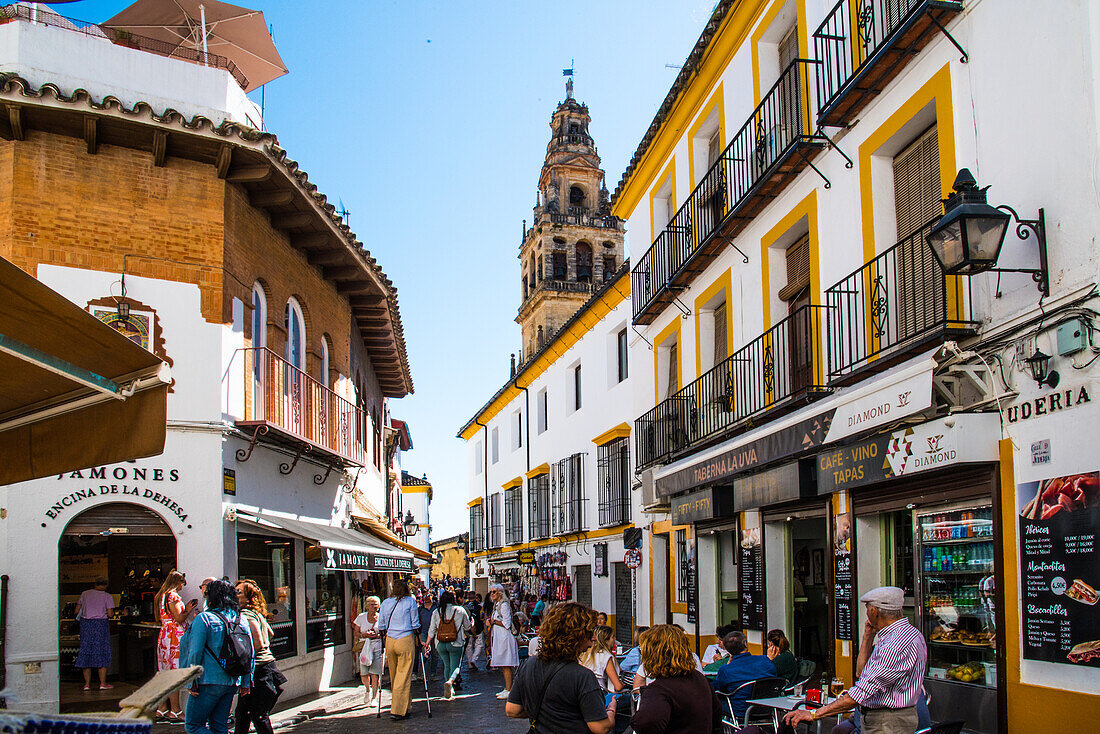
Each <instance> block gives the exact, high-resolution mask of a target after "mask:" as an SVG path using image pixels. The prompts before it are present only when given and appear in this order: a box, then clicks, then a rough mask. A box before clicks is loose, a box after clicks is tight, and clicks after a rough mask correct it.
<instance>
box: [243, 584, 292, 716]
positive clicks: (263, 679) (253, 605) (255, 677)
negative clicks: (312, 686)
mask: <svg viewBox="0 0 1100 734" xmlns="http://www.w3.org/2000/svg"><path fill="white" fill-rule="evenodd" d="M237 603H238V604H240V606H241V624H242V625H247V626H248V628H249V631H250V632H251V634H252V647H253V649H255V651H256V654H255V655H254V656H253V657H254V660H255V662H256V667H255V669H254V670H253V673H252V690H251V692H249V694H248V695H247V696H240V697H239V698H238V699H237V712H236V714H235V715H234V717H233V721H234V730H235V734H248V727H249V724H251V725H253V726H255V727H256V734H274V729H272V727H271V718H270V714H271V709H273V708H275V702H276V701H278V700H279V696H280V695H282V692H283V684H284V683H286V676H285V675H283V674H282V672H280V671H279V669H278V668H277V667H276V666H275V655H274V654H273V653H272V652H271V636H272V635H273V634H274V632H273V631H272V629H271V625H270V624H268V623H267V600H266V599H264V593H263V592H262V591H260V587H259V586H258V585H257V584H256V582H255V581H251V580H249V579H241V580H240V581H238V582H237Z"/></svg>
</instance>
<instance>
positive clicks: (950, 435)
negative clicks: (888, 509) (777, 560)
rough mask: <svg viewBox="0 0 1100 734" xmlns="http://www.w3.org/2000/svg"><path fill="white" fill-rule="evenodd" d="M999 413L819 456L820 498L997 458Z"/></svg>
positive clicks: (942, 422) (937, 423) (959, 418)
mask: <svg viewBox="0 0 1100 734" xmlns="http://www.w3.org/2000/svg"><path fill="white" fill-rule="evenodd" d="M999 439H1000V419H999V418H998V416H997V414H996V413H968V414H965V415H956V416H953V417H950V418H940V419H938V420H934V421H929V422H928V423H924V424H921V425H919V426H914V427H912V428H903V429H901V430H898V431H893V432H892V433H880V434H878V435H877V436H872V437H871V438H869V439H867V440H865V441H861V442H859V443H856V444H853V445H851V446H845V447H844V448H841V449H835V450H833V451H827V452H825V453H822V454H819V455H818V457H817V491H818V494H830V493H832V492H835V491H837V490H838V489H851V488H854V487H862V486H865V485H868V484H875V483H877V482H882V481H886V480H889V479H897V478H898V477H903V476H908V475H911V474H918V473H920V472H925V471H932V470H934V469H942V468H945V467H950V466H956V465H958V464H972V463H983V462H990V461H996V460H997V442H998V440H999Z"/></svg>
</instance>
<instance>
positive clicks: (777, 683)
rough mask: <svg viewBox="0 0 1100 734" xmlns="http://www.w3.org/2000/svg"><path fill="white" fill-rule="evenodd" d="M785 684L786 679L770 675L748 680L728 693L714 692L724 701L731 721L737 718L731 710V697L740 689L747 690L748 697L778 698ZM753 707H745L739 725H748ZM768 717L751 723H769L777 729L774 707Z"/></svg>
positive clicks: (776, 716)
mask: <svg viewBox="0 0 1100 734" xmlns="http://www.w3.org/2000/svg"><path fill="white" fill-rule="evenodd" d="M786 686H787V679H786V678H779V677H770V678H760V679H758V680H750V681H749V682H747V683H742V684H741V685H739V686H737V688H735V689H733V690H732V691H730V692H729V693H726V692H724V691H716V693H717V694H718V695H719V696H720V697H721V698H722V699H723V700H724V701H725V703H726V710H727V711H729V717H730V718H731V719H733V721H735V722H736V721H737V720H738V719H737V714H735V713H734V711H733V699H734V697H736V696H737V695H738V694H740V693H741V691H743V690H747V691H748V698H749V699H755V698H778V697H780V696H782V695H783V689H784V688H785V687H786ZM754 708H756V707H755V706H752V705H750V706H748V707H747V708H746V709H745V713H744V715H743V716H742V717H741V720H740V725H741V726H748V725H749V722H750V719H751V714H752V712H753V709H754ZM770 717H771V718H770V720H769V719H760V720H758V721H754V722H752V723H754V724H761V723H763V724H771V725H772V726H773V727H774V730H775V731H779V712H778V711H777V710H775V709H771V713H770Z"/></svg>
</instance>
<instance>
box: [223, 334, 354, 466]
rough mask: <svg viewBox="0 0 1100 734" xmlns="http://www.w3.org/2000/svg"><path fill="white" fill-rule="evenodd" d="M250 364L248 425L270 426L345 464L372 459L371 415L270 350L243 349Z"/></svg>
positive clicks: (245, 423) (242, 422) (247, 371)
mask: <svg viewBox="0 0 1100 734" xmlns="http://www.w3.org/2000/svg"><path fill="white" fill-rule="evenodd" d="M238 351H240V352H242V353H243V355H244V362H245V365H244V366H245V410H244V419H243V420H240V421H237V424H238V425H243V426H261V425H263V426H267V427H268V428H270V429H274V430H275V431H277V432H278V433H280V434H283V435H285V436H288V437H290V438H291V439H296V440H298V441H301V442H304V443H305V444H307V445H308V446H309V447H310V450H311V451H317V450H320V451H322V452H325V453H328V454H332V455H334V456H336V457H338V458H339V459H342V460H343V461H345V462H347V463H350V464H355V465H358V466H362V465H364V464H366V461H367V442H368V441H369V440H370V439H369V438H368V436H367V424H366V414H365V413H364V412H363V411H362V410H360V409H359V408H357V407H355V405H354V404H353V403H351V402H349V401H348V400H345V399H344V398H342V397H340V396H339V395H337V394H336V393H335V392H333V391H332V390H330V389H329V388H327V387H325V386H324V385H322V384H321V383H319V382H317V380H314V379H313V378H312V377H310V376H309V375H307V374H306V373H305V372H303V371H302V370H300V369H298V368H297V367H295V366H294V365H292V364H291V363H290V362H288V361H286V360H285V359H283V358H281V357H279V356H278V355H277V354H275V352H273V351H271V350H270V349H267V348H265V347H256V348H247V349H240V350H238Z"/></svg>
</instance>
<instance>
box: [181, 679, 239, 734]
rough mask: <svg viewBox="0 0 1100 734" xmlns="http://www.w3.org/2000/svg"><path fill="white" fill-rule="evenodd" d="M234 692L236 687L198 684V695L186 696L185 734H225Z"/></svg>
mask: <svg viewBox="0 0 1100 734" xmlns="http://www.w3.org/2000/svg"><path fill="white" fill-rule="evenodd" d="M236 692H237V686H219V685H211V684H200V685H199V695H197V696H191V695H188V696H187V713H186V714H185V715H184V720H183V728H184V730H185V731H186V732H187V734H199V732H210V733H211V734H227V732H228V731H229V709H230V707H231V706H232V705H233V695H234V694H236Z"/></svg>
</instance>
